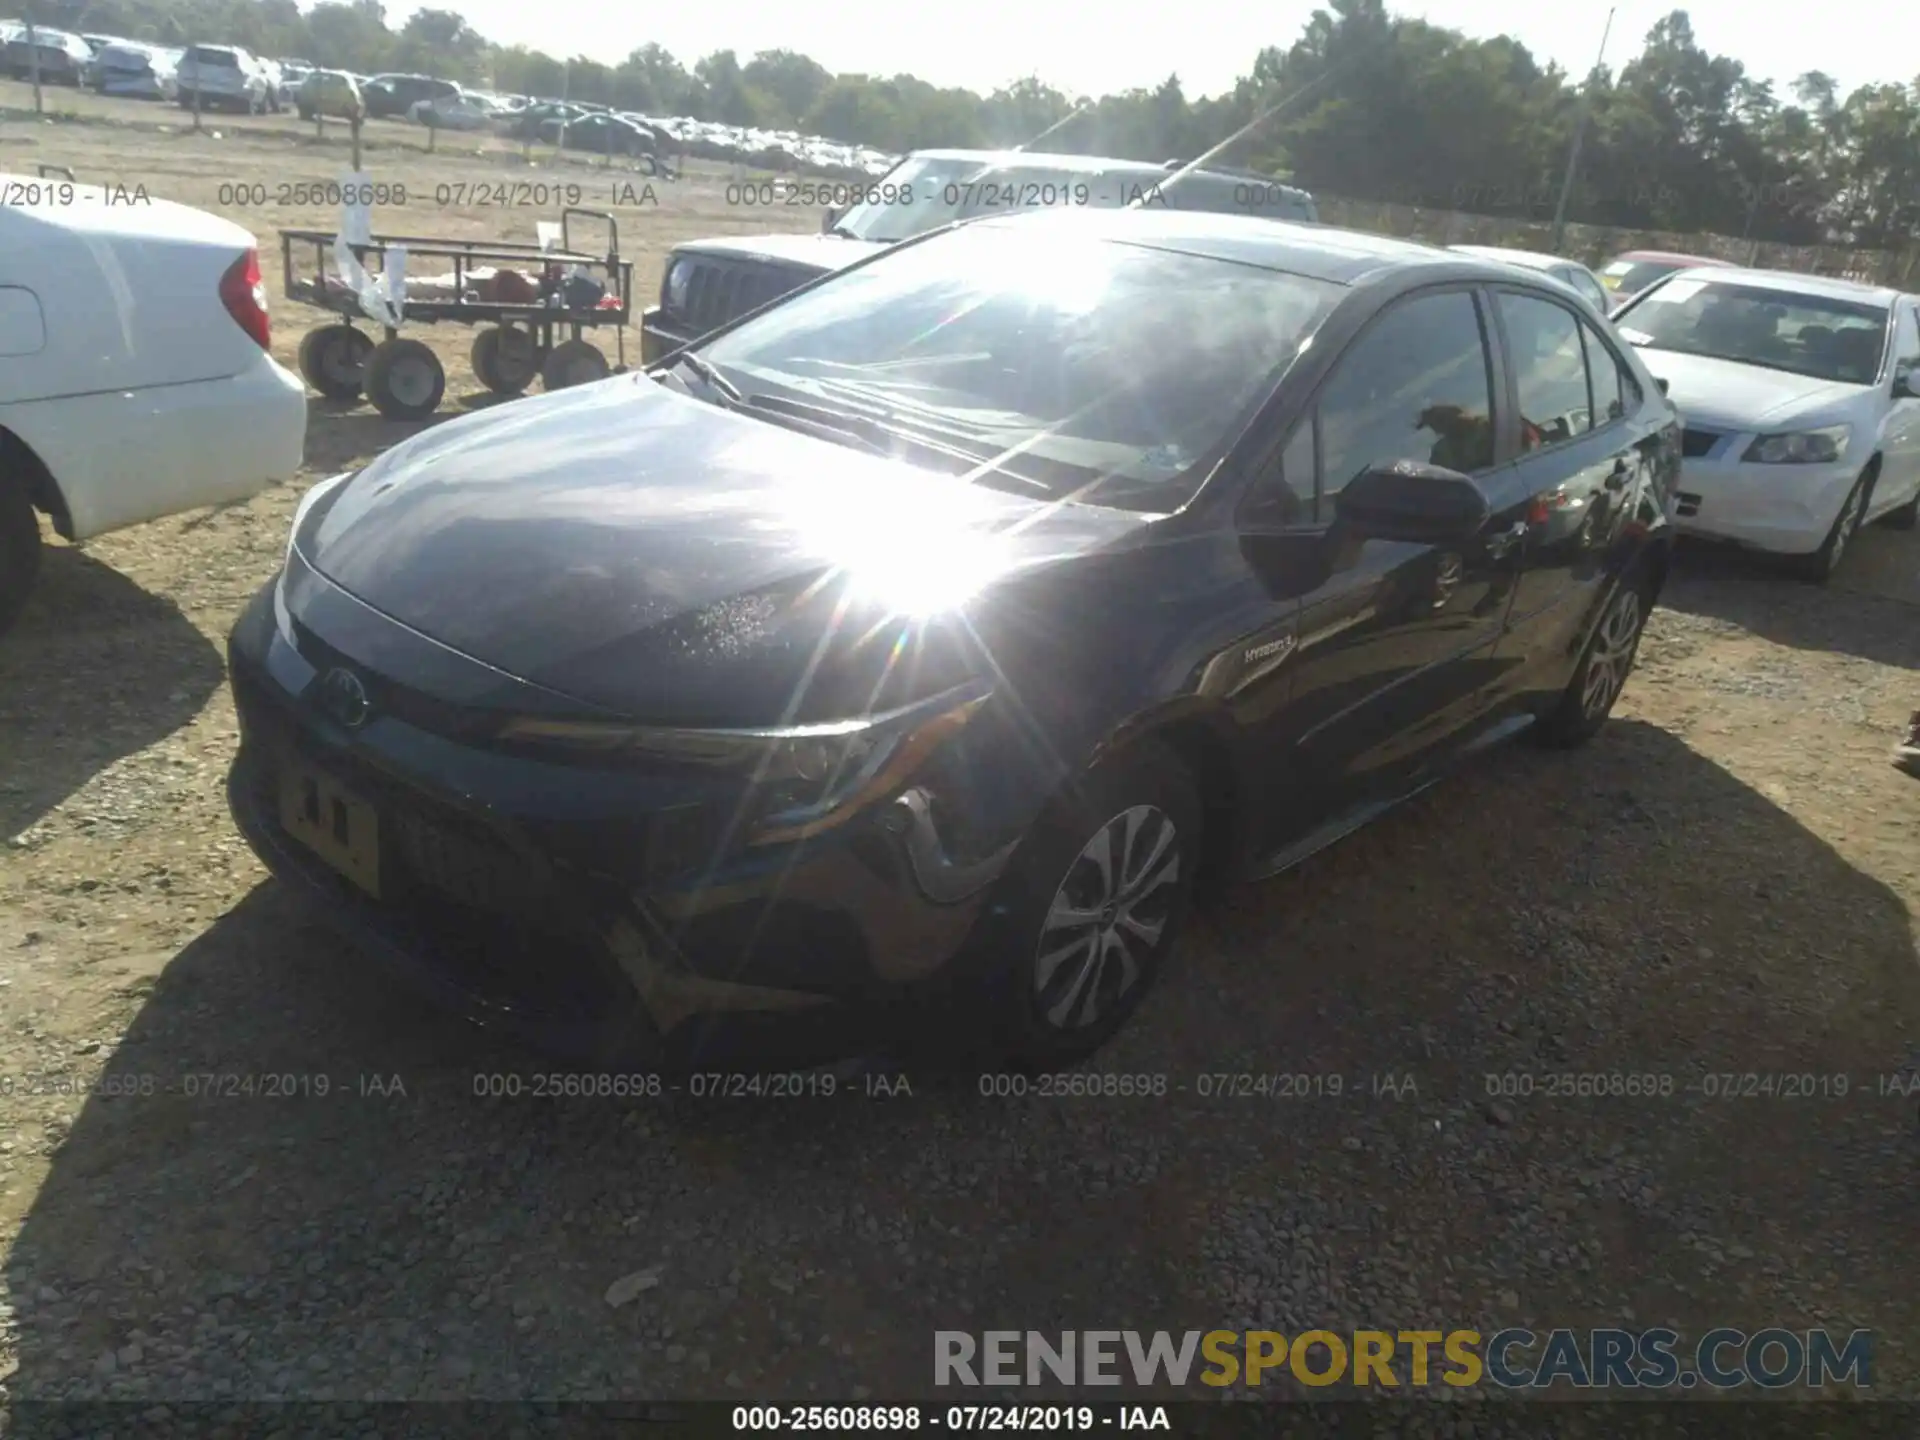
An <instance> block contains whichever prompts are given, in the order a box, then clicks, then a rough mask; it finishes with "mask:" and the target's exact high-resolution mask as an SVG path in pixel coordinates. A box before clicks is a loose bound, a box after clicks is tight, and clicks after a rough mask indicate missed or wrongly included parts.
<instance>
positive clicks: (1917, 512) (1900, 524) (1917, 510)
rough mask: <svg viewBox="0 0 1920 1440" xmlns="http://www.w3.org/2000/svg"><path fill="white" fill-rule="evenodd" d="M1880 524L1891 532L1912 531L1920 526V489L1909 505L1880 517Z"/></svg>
mask: <svg viewBox="0 0 1920 1440" xmlns="http://www.w3.org/2000/svg"><path fill="white" fill-rule="evenodd" d="M1880 523H1881V524H1882V525H1884V526H1886V527H1887V529H1889V530H1911V529H1913V528H1914V527H1915V526H1916V525H1920V488H1916V489H1915V490H1914V492H1913V495H1912V496H1911V498H1909V499H1908V501H1907V503H1906V504H1904V505H1902V506H1901V507H1900V508H1899V509H1897V510H1889V511H1888V512H1887V513H1886V514H1884V515H1882V516H1881V517H1880Z"/></svg>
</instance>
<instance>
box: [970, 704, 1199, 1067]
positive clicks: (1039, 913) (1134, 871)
mask: <svg viewBox="0 0 1920 1440" xmlns="http://www.w3.org/2000/svg"><path fill="white" fill-rule="evenodd" d="M1203 814H1204V812H1203V810H1202V807H1201V804H1200V798H1199V795H1198V792H1197V791H1196V790H1195V788H1194V783H1193V780H1192V777H1191V776H1190V775H1189V773H1188V771H1187V768H1186V767H1185V766H1184V765H1182V764H1181V763H1180V760H1179V759H1178V757H1176V756H1175V755H1173V754H1172V753H1171V752H1169V751H1168V750H1166V749H1165V748H1164V747H1162V746H1160V745H1158V744H1156V743H1154V742H1152V741H1142V742H1139V743H1136V744H1134V745H1131V746H1129V747H1127V748H1126V749H1125V750H1123V751H1120V752H1118V753H1116V754H1114V755H1112V756H1110V757H1108V758H1106V759H1104V760H1102V761H1100V762H1098V763H1096V764H1095V765H1094V766H1093V767H1092V768H1091V769H1090V770H1088V771H1087V772H1086V773H1085V774H1084V775H1082V776H1081V777H1080V778H1079V780H1078V781H1077V782H1075V783H1074V784H1073V785H1072V786H1071V787H1070V788H1069V789H1068V790H1067V791H1066V792H1064V793H1063V794H1062V795H1060V796H1058V797H1056V798H1055V800H1054V801H1053V802H1052V803H1051V804H1050V805H1049V806H1048V807H1047V810H1046V811H1045V813H1044V814H1043V815H1042V816H1041V818H1040V819H1039V820H1038V821H1037V822H1036V823H1035V825H1034V828H1033V829H1032V830H1031V831H1029V832H1028V834H1027V836H1026V838H1025V839H1024V840H1023V841H1022V842H1021V844H1020V848H1019V850H1018V851H1017V852H1016V853H1015V855H1014V859H1013V862H1012V866H1011V868H1010V869H1009V870H1008V872H1007V874H1006V875H1005V876H1004V877H1003V878H1002V879H1001V881H1000V884H999V889H998V892H997V894H996V895H995V897H994V898H995V903H993V904H990V905H989V907H988V912H987V913H988V914H989V916H990V917H992V920H991V922H990V923H989V924H988V925H987V926H986V927H984V928H983V930H982V933H981V936H980V937H979V943H981V944H982V945H983V946H984V947H985V952H986V954H988V955H990V956H991V957H992V960H993V963H992V968H991V970H990V972H989V973H990V974H991V976H992V978H991V980H990V982H989V997H990V1007H991V1008H990V1015H989V1019H990V1025H991V1029H992V1038H993V1047H994V1049H995V1050H996V1051H997V1052H998V1054H999V1056H1000V1057H1001V1058H1003V1059H1004V1060H1005V1061H1007V1062H1008V1063H1010V1064H1012V1065H1013V1066H1015V1067H1016V1068H1020V1069H1025V1070H1032V1071H1042V1070H1046V1069H1051V1068H1056V1067H1059V1066H1064V1065H1071V1064H1074V1063H1076V1062H1077V1061H1080V1060H1083V1059H1085V1058H1086V1057H1087V1056H1089V1055H1091V1054H1093V1052H1094V1051H1096V1050H1098V1049H1099V1048H1100V1047H1101V1046H1102V1045H1104V1044H1106V1042H1107V1041H1108V1040H1109V1039H1110V1038H1111V1037H1112V1036H1113V1035H1114V1033H1115V1032H1116V1031H1118V1030H1119V1029H1120V1027H1121V1026H1122V1025H1123V1024H1125V1023H1126V1021H1127V1019H1128V1018H1129V1017H1130V1016H1131V1015H1132V1014H1133V1012H1134V1010H1135V1009H1136V1008H1138V1006H1139V1004H1140V1001H1141V1000H1142V999H1143V998H1144V997H1145V996H1146V994H1147V991H1148V990H1149V989H1150V988H1151V987H1152V985H1153V981H1154V979H1155V977H1156V976H1157V975H1158V973H1159V970H1160V967H1161V964H1162V963H1163V962H1164V960H1165V958H1166V956H1167V955H1168V953H1169V952H1170V951H1171V950H1172V948H1173V946H1174V944H1175V943H1176V942H1177V940H1178V937H1179V933H1180V930H1181V928H1182V927H1183V925H1184V923H1185V921H1186V918H1187V914H1188V912H1189V911H1190V909H1191V908H1192V903H1193V894H1194V878H1195V870H1196V868H1197V866H1198V864H1199V859H1200V855H1201V853H1202V851H1201V844H1202V836H1201V828H1202V822H1203ZM1162 836H1164V837H1165V846H1164V847H1163V848H1160V849H1157V850H1156V849H1154V848H1153V847H1154V846H1156V845H1158V844H1160V837H1162ZM1129 840H1130V841H1131V842H1132V843H1131V845H1129V844H1128V843H1127V842H1128V841H1129ZM1109 842H1112V843H1113V844H1114V845H1115V847H1116V848H1115V850H1112V851H1109V855H1112V854H1113V853H1116V851H1117V853H1118V855H1119V857H1120V861H1119V862H1118V863H1119V870H1120V874H1121V875H1122V876H1123V877H1129V876H1130V877H1131V878H1130V879H1127V880H1126V881H1125V882H1124V884H1125V885H1126V886H1130V887H1131V889H1132V892H1133V895H1134V898H1133V899H1132V900H1131V901H1128V900H1125V899H1124V898H1123V897H1124V896H1125V894H1126V893H1127V890H1126V889H1125V888H1123V889H1121V890H1120V891H1119V893H1118V895H1117V896H1116V894H1115V891H1114V888H1113V887H1112V886H1106V887H1104V889H1103V884H1102V882H1103V872H1102V869H1101V867H1100V865H1099V864H1098V852H1099V848H1100V847H1101V845H1102V844H1105V843H1109ZM1115 863H1116V862H1114V861H1112V860H1111V859H1110V860H1109V864H1108V866H1107V869H1106V871H1105V874H1107V875H1111V874H1112V873H1114V864H1115ZM1116 901H1117V903H1116ZM1096 902H1098V903H1096ZM1066 913H1071V914H1074V915H1078V916H1083V917H1094V916H1104V917H1105V919H1104V921H1103V920H1100V919H1093V918H1089V919H1087V920H1085V921H1084V922H1080V923H1076V922H1075V921H1073V920H1065V919H1063V918H1062V917H1063V915H1064V914H1066ZM1129 914H1131V923H1129V920H1128V916H1129ZM1149 931H1151V934H1150V935H1149V933H1148V932H1149ZM1116 947H1125V948H1124V949H1121V948H1116ZM1129 962H1131V964H1130V966H1129ZM1089 1004H1091V1006H1092V1013H1091V1014H1089V1013H1088V1011H1087V1006H1088V1005H1089Z"/></svg>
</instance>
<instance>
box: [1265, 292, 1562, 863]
mask: <svg viewBox="0 0 1920 1440" xmlns="http://www.w3.org/2000/svg"><path fill="white" fill-rule="evenodd" d="M1491 326H1492V321H1491V317H1490V315H1489V314H1488V312H1487V310H1486V304H1485V301H1484V299H1483V298H1482V297H1481V296H1480V295H1479V294H1478V293H1477V291H1476V289H1475V287H1473V286H1448V287H1442V288H1439V289H1433V290H1424V291H1419V292H1416V293H1415V294H1413V295H1411V296H1407V297H1404V298H1402V299H1399V300H1397V301H1395V302H1393V303H1392V304H1391V305H1389V306H1388V307H1387V308H1386V309H1385V310H1384V311H1382V313H1381V314H1380V315H1379V316H1377V317H1375V319H1374V320H1373V321H1372V323H1371V324H1369V325H1368V327H1367V328H1366V329H1365V330H1363V331H1362V332H1361V334H1360V335H1359V337H1358V338H1357V339H1356V340H1355V341H1354V342H1353V343H1352V345H1351V346H1350V347H1349V348H1348V350H1347V352H1346V353H1345V354H1344V355H1343V356H1342V357H1341V359H1340V360H1339V362H1338V363H1337V364H1336V366H1335V367H1334V369H1333V371H1332V372H1331V374H1330V375H1329V376H1328V378H1327V380H1326V382H1325V383H1324V384H1323V385H1322V387H1321V389H1320V391H1319V393H1318V395H1317V396H1316V398H1315V401H1314V404H1313V407H1312V409H1311V411H1310V413H1309V414H1308V415H1307V416H1306V418H1305V419H1304V420H1303V421H1302V422H1301V425H1300V427H1299V428H1297V429H1296V430H1295V431H1294V433H1293V435H1292V436H1291V437H1290V438H1289V440H1288V441H1287V445H1286V451H1285V458H1284V459H1283V461H1282V465H1283V468H1284V469H1285V470H1286V471H1287V472H1288V473H1289V474H1290V475H1297V476H1300V477H1302V478H1300V479H1298V480H1295V481H1293V483H1292V488H1293V489H1295V490H1296V491H1297V492H1298V493H1300V494H1302V495H1306V494H1311V495H1312V496H1313V501H1314V509H1313V518H1312V523H1313V525H1314V526H1316V527H1318V528H1319V529H1320V530H1321V531H1322V532H1323V533H1324V534H1325V536H1326V544H1327V546H1328V553H1327V560H1326V565H1327V571H1328V573H1327V576H1326V578H1325V580H1324V582H1323V583H1321V584H1320V585H1319V586H1318V587H1317V588H1315V589H1313V590H1312V591H1310V592H1309V593H1308V594H1306V595H1305V596H1304V597H1303V603H1302V606H1301V611H1300V618H1299V631H1298V648H1297V651H1296V652H1295V656H1294V659H1293V660H1292V662H1291V666H1290V668H1291V669H1292V671H1293V684H1292V690H1291V696H1290V701H1289V704H1288V705H1287V707H1286V709H1285V710H1284V711H1283V712H1282V713H1281V714H1280V716H1279V717H1278V720H1277V726H1276V730H1277V733H1276V734H1275V736H1274V743H1275V744H1276V745H1278V746H1281V747H1283V748H1284V751H1285V753H1287V754H1288V755H1289V756H1290V763H1289V764H1287V765H1286V766H1284V767H1282V770H1283V772H1284V773H1288V774H1291V775H1292V776H1294V777H1297V788H1296V789H1295V790H1294V791H1293V792H1292V793H1290V794H1288V795H1287V796H1285V797H1276V801H1277V803H1274V804H1271V805H1269V806H1267V807H1266V808H1267V811H1268V813H1269V814H1270V815H1271V816H1272V817H1273V825H1274V833H1273V834H1271V835H1270V836H1269V837H1268V839H1269V840H1270V842H1272V845H1273V846H1274V847H1276V848H1277V847H1279V846H1283V845H1284V844H1285V843H1286V842H1287V840H1289V839H1291V838H1294V837H1295V836H1297V835H1298V834H1299V833H1301V832H1303V831H1304V830H1306V829H1310V828H1312V827H1314V826H1317V825H1320V824H1324V823H1328V822H1330V821H1333V820H1335V819H1337V818H1338V817H1339V816H1341V815H1342V814H1345V813H1347V812H1349V811H1353V810H1356V809H1359V808H1364V807H1365V806H1367V805H1370V804H1372V803H1376V802H1380V801H1384V800H1388V799H1392V798H1395V797H1396V796H1397V795H1399V794H1402V793H1404V792H1405V791H1406V789H1408V788H1409V787H1410V786H1411V785H1412V784H1414V783H1415V782H1416V780H1417V777H1418V775H1419V773H1420V771H1421V770H1422V769H1423V768H1424V767H1425V765H1426V764H1427V763H1428V762H1429V761H1431V760H1432V759H1434V758H1435V757H1436V755H1437V753H1439V752H1443V751H1445V750H1446V749H1448V748H1449V747H1450V745H1451V744H1452V743H1453V742H1455V741H1456V740H1457V739H1459V738H1462V736H1463V731H1464V730H1465V728H1466V727H1467V726H1468V725H1469V724H1470V723H1471V721H1472V720H1473V719H1474V718H1475V716H1476V715H1478V714H1479V713H1480V711H1481V710H1482V709H1483V708H1484V701H1483V699H1482V696H1483V693H1484V692H1485V691H1486V690H1487V689H1488V687H1489V683H1490V680H1491V669H1490V667H1491V665H1492V663H1493V650H1494V644H1495V641H1496V640H1497V638H1498V636H1499V634H1500V626H1501V622H1502V620H1503V619H1504V617H1505V615H1506V611H1507V603H1508V600H1509V599H1510V597H1511V592H1512V579H1513V575H1514V573H1515V572H1514V570H1513V564H1514V558H1513V550H1514V545H1515V540H1514V531H1515V525H1516V522H1517V520H1518V519H1519V516H1520V514H1521V511H1522V510H1523V509H1524V506H1523V505H1522V503H1521V502H1522V500H1523V497H1522V496H1521V495H1520V494H1519V493H1518V492H1517V491H1516V492H1515V493H1513V494H1511V495H1507V494H1504V493H1502V491H1501V482H1500V480H1499V474H1498V466H1497V463H1496V462H1497V460H1498V457H1499V455H1500V454H1501V453H1502V451H1503V447H1504V441H1503V438H1502V437H1503V430H1504V428H1505V426H1506V423H1507V422H1506V419H1505V417H1504V415H1503V411H1502V406H1503V403H1504V402H1503V401H1502V400H1501V396H1502V395H1503V394H1504V391H1505V385H1504V381H1503V380H1501V379H1500V376H1501V374H1502V371H1501V369H1500V365H1499V363H1498V359H1497V356H1498V350H1497V345H1498V340H1497V336H1496V335H1495V333H1494V332H1493V330H1492V328H1491ZM1394 460H1419V461H1426V462H1429V463H1433V464H1439V465H1444V466H1446V467H1448V468H1449V469H1454V470H1459V471H1463V472H1465V473H1467V474H1469V475H1473V476H1475V477H1478V478H1481V479H1482V480H1483V482H1486V481H1491V482H1492V483H1493V486H1494V491H1495V495H1496V498H1495V503H1494V507H1493V508H1494V515H1493V518H1492V520H1491V521H1490V522H1489V524H1488V525H1487V527H1486V528H1485V530H1484V531H1483V532H1482V534H1481V535H1480V536H1478V537H1476V539H1475V540H1473V541H1472V542H1469V543H1467V544H1465V545H1462V546H1458V547H1452V546H1438V545H1419V544H1406V543H1402V542H1399V541H1387V540H1377V539H1361V538H1358V537H1354V536H1352V535H1351V534H1349V533H1347V532H1346V531H1345V529H1344V527H1336V526H1335V525H1334V518H1335V513H1334V502H1335V499H1336V497H1337V496H1338V494H1339V492H1340V490H1341V489H1343V488H1344V487H1345V485H1346V484H1347V482H1348V481H1349V480H1351V479H1352V478H1353V477H1354V476H1355V475H1357V474H1359V473H1361V472H1362V471H1364V470H1366V469H1367V468H1369V467H1370V466H1373V465H1378V464H1382V463H1386V462H1390V461H1394ZM1307 476H1310V477H1311V480H1310V481H1309V480H1307V479H1306V478H1305V477H1307ZM1510 478H1511V477H1509V479H1510Z"/></svg>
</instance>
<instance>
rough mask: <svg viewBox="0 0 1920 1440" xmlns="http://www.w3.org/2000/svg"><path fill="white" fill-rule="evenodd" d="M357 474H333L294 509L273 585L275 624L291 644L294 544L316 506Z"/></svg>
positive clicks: (350, 471) (315, 485)
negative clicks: (289, 595)
mask: <svg viewBox="0 0 1920 1440" xmlns="http://www.w3.org/2000/svg"><path fill="white" fill-rule="evenodd" d="M357 473H359V472H357V471H354V470H343V471H342V472H341V473H340V474H338V475H329V476H328V477H327V478H326V479H324V480H321V481H318V482H317V483H315V484H314V485H312V486H310V487H309V488H308V490H307V493H306V494H304V495H302V496H301V497H300V503H299V504H298V505H296V506H294V507H293V523H292V524H291V525H289V526H288V527H287V548H286V550H285V551H283V552H282V553H281V556H280V573H279V575H277V576H275V577H274V582H273V623H274V625H275V627H276V628H277V629H278V630H279V631H280V638H281V639H282V640H284V641H286V642H287V644H289V645H291V644H293V643H294V638H293V616H292V614H291V613H290V612H289V611H288V610H287V597H286V588H287V566H288V565H290V564H292V563H293V546H294V542H295V541H296V540H298V539H299V538H300V527H301V526H303V525H305V524H306V523H307V516H308V515H310V514H312V513H313V507H314V506H315V505H317V504H319V503H320V501H321V500H323V499H325V498H326V497H327V495H328V494H329V493H331V492H332V491H335V490H338V489H339V488H340V486H341V485H343V484H345V483H346V482H347V481H349V480H351V479H352V478H353V477H354V476H355V475H356V474H357Z"/></svg>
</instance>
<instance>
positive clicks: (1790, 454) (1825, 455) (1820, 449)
mask: <svg viewBox="0 0 1920 1440" xmlns="http://www.w3.org/2000/svg"><path fill="white" fill-rule="evenodd" d="M1846 453H1847V427H1846V426H1845V425H1829V426H1827V427H1826V428H1825V429H1822V430H1796V431H1793V432H1791V433H1789V434H1785V435H1762V436H1761V437H1760V438H1759V439H1758V440H1755V441H1754V442H1753V444H1751V445H1749V446H1748V447H1747V453H1746V455H1745V456H1744V457H1743V458H1745V459H1746V460H1748V461H1750V462H1752V463H1753V464H1756V465H1830V464H1832V463H1833V462H1834V461H1836V460H1840V459H1843V458H1845V456H1846Z"/></svg>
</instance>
